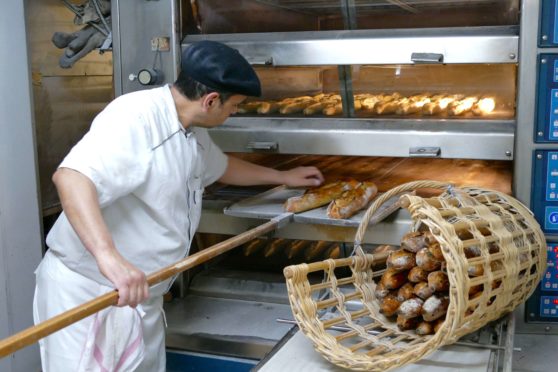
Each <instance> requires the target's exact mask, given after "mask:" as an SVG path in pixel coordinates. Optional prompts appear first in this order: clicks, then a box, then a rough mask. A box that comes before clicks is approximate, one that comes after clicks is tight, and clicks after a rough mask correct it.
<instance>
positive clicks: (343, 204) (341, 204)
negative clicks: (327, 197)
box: [327, 182, 378, 219]
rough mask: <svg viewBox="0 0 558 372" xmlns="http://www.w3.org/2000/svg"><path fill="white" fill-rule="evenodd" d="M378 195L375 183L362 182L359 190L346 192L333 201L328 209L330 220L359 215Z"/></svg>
mask: <svg viewBox="0 0 558 372" xmlns="http://www.w3.org/2000/svg"><path fill="white" fill-rule="evenodd" d="M377 194H378V187H377V186H376V184H375V183H374V182H362V183H361V184H360V185H358V187H357V188H355V189H353V190H348V191H345V192H344V193H343V194H342V195H341V197H339V198H336V199H335V200H333V201H332V202H331V203H330V204H329V206H328V207H327V216H328V217H329V218H341V219H344V218H349V217H351V216H352V215H354V214H355V213H357V212H358V211H359V210H361V209H362V208H364V207H366V206H367V205H368V203H370V201H371V200H372V199H374V197H375V196H376V195H377Z"/></svg>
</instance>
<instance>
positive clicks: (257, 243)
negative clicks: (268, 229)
mask: <svg viewBox="0 0 558 372" xmlns="http://www.w3.org/2000/svg"><path fill="white" fill-rule="evenodd" d="M265 243H266V240H265V239H259V238H256V239H254V240H252V241H250V242H248V243H246V244H244V246H243V247H242V252H243V253H244V255H245V256H250V255H253V254H254V253H256V252H257V251H259V250H260V249H262V248H263V246H264V245H265Z"/></svg>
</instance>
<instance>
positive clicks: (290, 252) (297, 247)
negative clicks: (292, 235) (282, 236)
mask: <svg viewBox="0 0 558 372" xmlns="http://www.w3.org/2000/svg"><path fill="white" fill-rule="evenodd" d="M308 244H309V241H308V240H296V241H294V242H293V243H292V244H291V245H290V247H289V249H286V250H285V253H286V254H287V258H289V259H291V258H293V257H296V256H298V255H299V254H300V253H301V252H302V251H303V250H304V248H306V247H307V246H308Z"/></svg>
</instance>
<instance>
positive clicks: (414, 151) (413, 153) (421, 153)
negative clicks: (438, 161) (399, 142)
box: [409, 147, 442, 158]
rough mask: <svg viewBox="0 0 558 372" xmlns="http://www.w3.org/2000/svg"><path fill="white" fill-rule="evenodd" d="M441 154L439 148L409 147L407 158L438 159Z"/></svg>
mask: <svg viewBox="0 0 558 372" xmlns="http://www.w3.org/2000/svg"><path fill="white" fill-rule="evenodd" d="M441 154H442V149H441V148H440V147H411V148H410V149H409V156H410V157H414V158H438V157H440V155H441Z"/></svg>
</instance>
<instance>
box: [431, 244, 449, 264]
mask: <svg viewBox="0 0 558 372" xmlns="http://www.w3.org/2000/svg"><path fill="white" fill-rule="evenodd" d="M428 251H429V252H430V254H432V256H434V258H435V259H437V260H438V261H445V260H446V259H445V258H444V254H443V253H442V247H440V243H438V242H437V241H435V242H432V243H430V244H429V245H428Z"/></svg>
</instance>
